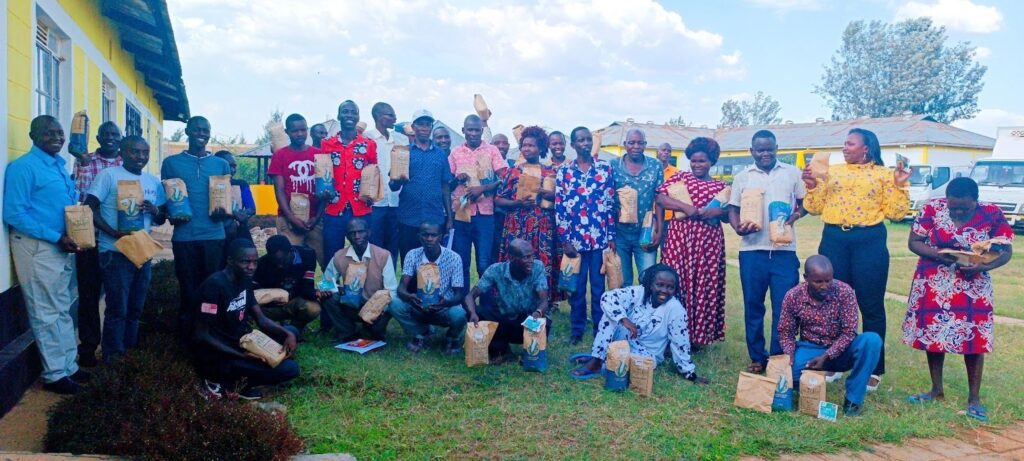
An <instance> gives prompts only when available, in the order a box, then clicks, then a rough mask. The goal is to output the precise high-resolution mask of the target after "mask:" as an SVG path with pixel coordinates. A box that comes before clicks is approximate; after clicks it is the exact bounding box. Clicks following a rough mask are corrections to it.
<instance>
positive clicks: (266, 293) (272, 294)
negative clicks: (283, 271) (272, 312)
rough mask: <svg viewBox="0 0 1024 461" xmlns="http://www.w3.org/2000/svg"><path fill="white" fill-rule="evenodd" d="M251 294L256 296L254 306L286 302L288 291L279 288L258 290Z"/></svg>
mask: <svg viewBox="0 0 1024 461" xmlns="http://www.w3.org/2000/svg"><path fill="white" fill-rule="evenodd" d="M252 294H253V295H254V296H256V304H270V303H282V304H283V303H286V302H288V291H286V290H282V289H280V288H260V289H259V290H253V291H252Z"/></svg>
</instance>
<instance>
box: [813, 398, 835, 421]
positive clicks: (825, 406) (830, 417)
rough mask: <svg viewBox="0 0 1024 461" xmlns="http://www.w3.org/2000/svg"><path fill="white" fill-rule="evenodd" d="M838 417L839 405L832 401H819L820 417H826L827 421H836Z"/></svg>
mask: <svg viewBox="0 0 1024 461" xmlns="http://www.w3.org/2000/svg"><path fill="white" fill-rule="evenodd" d="M838 417H839V405H836V404H834V403H832V402H820V403H818V419H824V420H825V421H831V422H833V423H834V422H836V418H838Z"/></svg>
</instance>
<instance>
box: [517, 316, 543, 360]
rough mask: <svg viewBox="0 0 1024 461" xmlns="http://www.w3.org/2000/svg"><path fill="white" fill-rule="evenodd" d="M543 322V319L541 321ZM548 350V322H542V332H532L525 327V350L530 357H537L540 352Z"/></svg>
mask: <svg viewBox="0 0 1024 461" xmlns="http://www.w3.org/2000/svg"><path fill="white" fill-rule="evenodd" d="M541 320H543V319H541ZM547 348H548V322H547V321H542V322H541V324H540V331H530V329H529V328H526V327H523V349H526V353H527V354H530V355H537V353H538V352H540V351H543V350H546V349H547Z"/></svg>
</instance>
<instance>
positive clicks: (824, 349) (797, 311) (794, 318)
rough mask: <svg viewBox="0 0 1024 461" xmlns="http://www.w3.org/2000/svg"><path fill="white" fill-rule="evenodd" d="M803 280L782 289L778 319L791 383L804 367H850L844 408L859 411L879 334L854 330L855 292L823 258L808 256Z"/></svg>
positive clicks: (852, 412)
mask: <svg viewBox="0 0 1024 461" xmlns="http://www.w3.org/2000/svg"><path fill="white" fill-rule="evenodd" d="M804 280H805V281H804V282H803V283H801V284H799V285H797V286H795V287H793V289H791V290H789V293H786V298H785V299H784V300H783V301H782V315H781V317H780V318H779V343H781V344H782V350H783V351H784V352H785V353H786V355H788V356H789V361H790V363H791V364H792V365H793V382H794V383H799V382H800V375H801V374H802V373H803V371H804V369H809V370H824V371H850V377H849V378H847V379H846V399H845V400H844V401H843V413H844V414H845V415H846V416H860V414H861V413H862V412H863V410H862V408H861V406H862V405H863V404H864V395H865V394H866V393H867V386H868V379H869V378H870V377H871V373H872V372H873V371H874V369H875V364H876V363H877V362H878V356H879V353H880V352H881V349H882V338H881V337H879V336H878V334H877V333H874V332H866V333H861V334H859V335H858V334H857V324H858V323H859V322H858V319H857V297H856V296H855V295H854V293H853V288H850V286H849V285H847V284H845V283H843V282H841V281H839V280H833V279H832V263H831V262H830V261H829V260H828V258H826V257H824V256H821V255H814V256H811V257H810V258H807V261H806V262H805V263H804ZM797 330H799V331H800V341H797V340H796V334H797Z"/></svg>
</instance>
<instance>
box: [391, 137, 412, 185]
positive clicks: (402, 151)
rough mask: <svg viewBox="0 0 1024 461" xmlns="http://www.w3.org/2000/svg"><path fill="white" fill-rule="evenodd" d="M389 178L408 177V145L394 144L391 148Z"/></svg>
mask: <svg viewBox="0 0 1024 461" xmlns="http://www.w3.org/2000/svg"><path fill="white" fill-rule="evenodd" d="M389 175H390V177H391V179H393V180H396V181H397V180H399V179H403V178H404V179H409V146H402V145H396V146H395V147H394V148H393V149H391V172H390V173H389Z"/></svg>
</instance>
